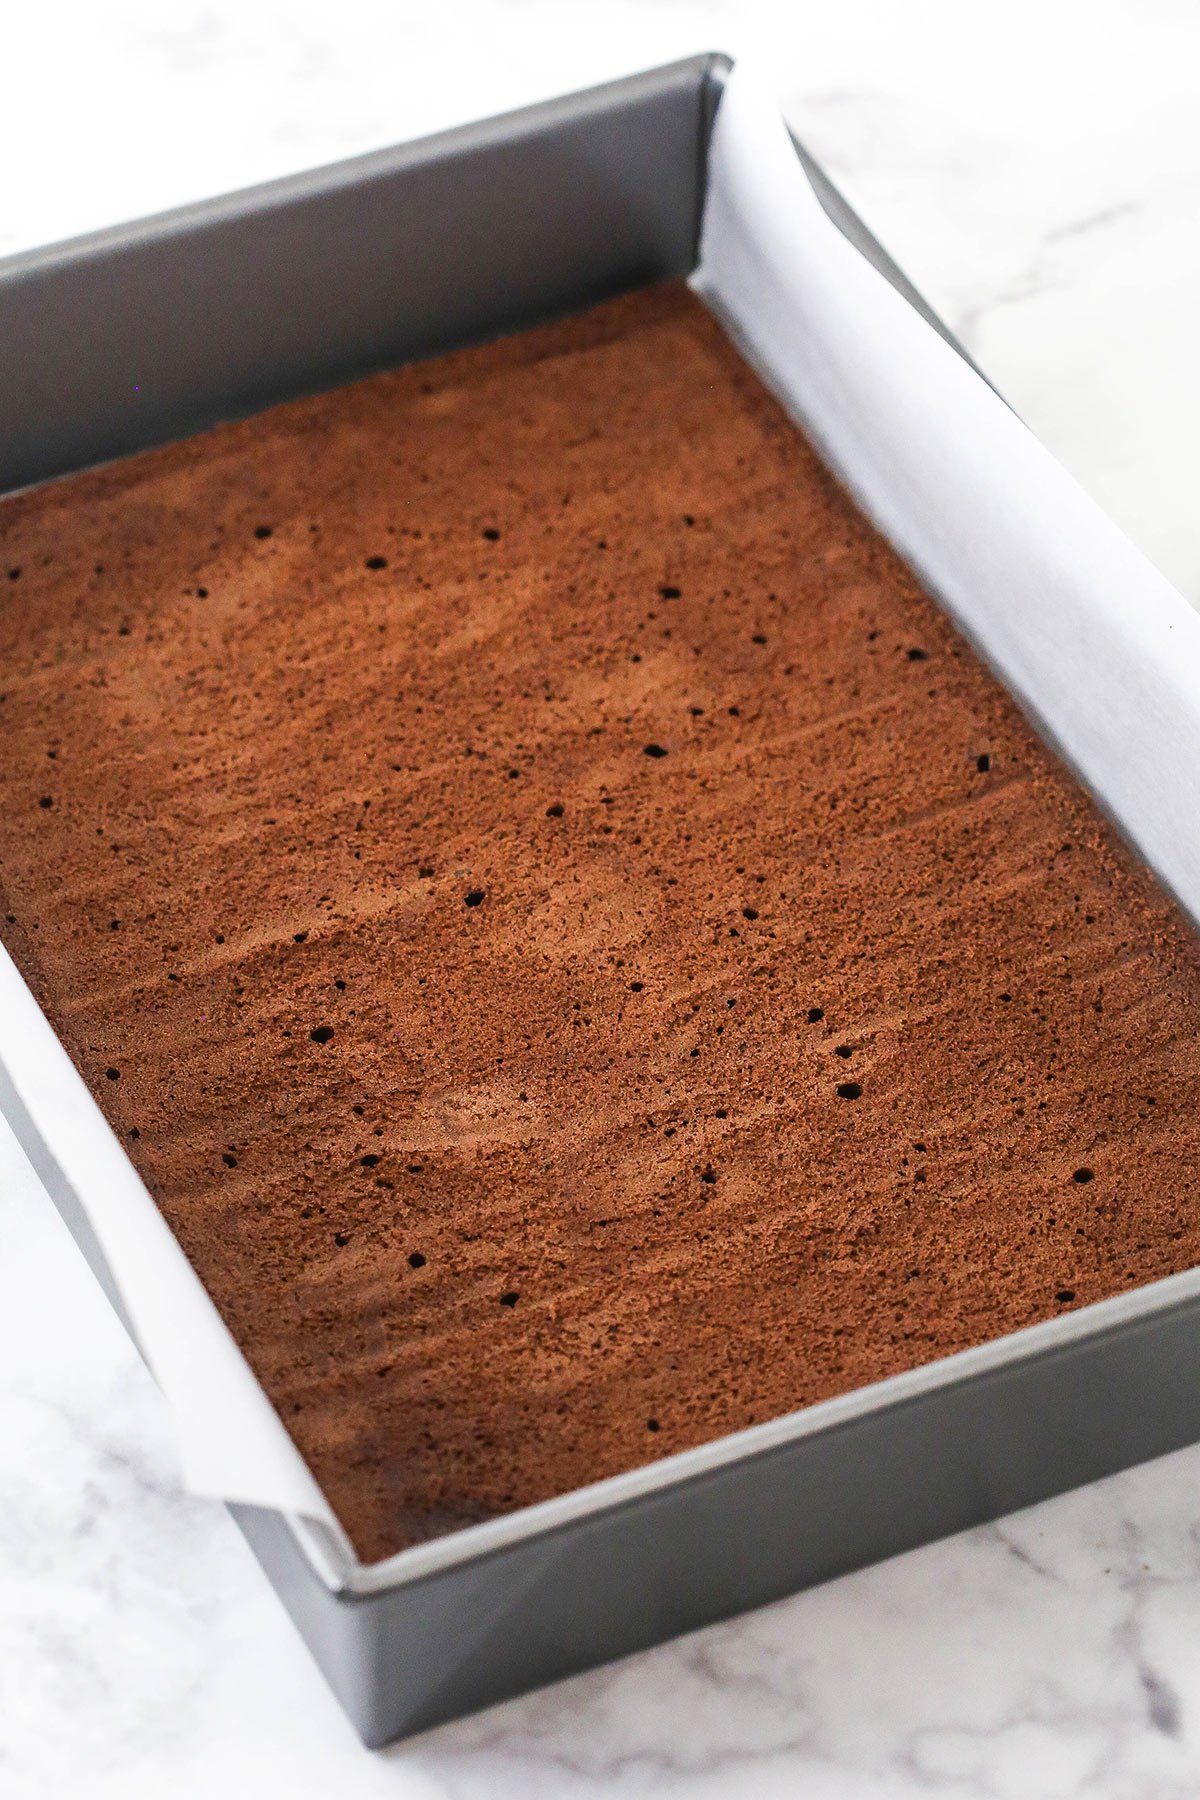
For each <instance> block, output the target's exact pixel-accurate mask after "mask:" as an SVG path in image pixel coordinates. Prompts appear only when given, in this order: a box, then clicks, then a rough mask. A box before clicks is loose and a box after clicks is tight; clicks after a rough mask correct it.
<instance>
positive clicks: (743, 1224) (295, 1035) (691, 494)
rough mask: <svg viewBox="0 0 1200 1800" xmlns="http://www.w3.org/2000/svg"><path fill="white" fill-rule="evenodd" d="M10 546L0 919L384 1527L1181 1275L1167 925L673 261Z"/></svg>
mask: <svg viewBox="0 0 1200 1800" xmlns="http://www.w3.org/2000/svg"><path fill="white" fill-rule="evenodd" d="M0 588H2V590H3V597H4V602H5V605H4V611H3V623H2V625H0V638H2V643H0V670H2V671H3V673H2V675H0V693H2V694H3V700H2V702H0V722H2V726H3V739H2V748H0V886H2V889H3V896H2V911H3V914H4V917H5V921H6V922H4V923H3V925H2V927H0V929H2V930H3V935H4V938H5V941H6V943H7V944H8V945H9V947H10V949H11V951H12V953H13V955H14V956H15V958H16V960H17V962H18V964H19V965H20V967H21V969H22V971H23V972H24V974H25V976H26V978H27V979H28V980H29V981H30V983H31V984H32V986H33V988H34V990H35V992H36V993H37V995H38V997H39V999H40V1001H41V1003H42V1005H43V1006H44V1008H45V1009H46V1011H47V1013H48V1015H49V1017H50V1018H51V1020H52V1021H53V1023H54V1025H55V1027H56V1029H57V1030H58V1031H59V1033H60V1034H61V1036H62V1037H63V1039H64V1041H65V1042H66V1044H67V1045H68V1047H69V1049H70V1050H71V1052H72V1054H73V1055H74V1057H75V1059H76V1061H77V1063H78V1065H79V1067H80V1069H81V1070H82V1072H83V1074H84V1076H85V1078H86V1079H87V1081H88V1082H89V1085H90V1086H91V1088H92V1091H93V1092H94V1093H95V1095H96V1097H97V1099H98V1100H99V1102H100V1104H101V1105H102V1107H103V1108H104V1111H105V1113H106V1114H107V1116H108V1118H109V1120H110V1121H111V1123H112V1124H113V1126H114V1128H115V1129H116V1131H117V1132H118V1133H119V1134H120V1136H121V1138H122V1140H123V1142H124V1143H125V1145H126V1146H127V1148H128V1151H129V1154H130V1155H131V1157H132V1158H133V1160H134V1162H135V1163H136V1165H137V1167H138V1169H139V1170H140V1172H141V1174H142V1176H143V1177H144V1179H145V1180H146V1182H147V1184H148V1186H149V1188H150V1190H151V1192H152V1193H153V1194H154V1196H155V1198H156V1200H157V1202H158V1204H159V1205H160V1206H161V1208H162V1210H163V1212H164V1213H165V1214H166V1216H167V1218H168V1219H169V1221H170V1223H171V1225H172V1227H173V1228H174V1230H175V1231H176V1233H177V1234H178V1236H179V1238H180V1240H181V1242H182V1244H183V1246H184V1248H185V1250H186V1252H187V1254H188V1256H189V1257H190V1258H191V1260H192V1262H193V1263H194V1265H195V1267H196V1268H197V1270H198V1271H199V1273H200V1275H201V1277H202V1278H203V1280H204V1282H205V1284H206V1285H207V1287H208V1288H209V1290H210V1291H211V1293H212V1294H213V1296H214V1298H215V1299H216V1301H217V1303H218V1305H219V1306H220V1307H221V1310H222V1312H223V1313H224V1315H225V1317H226V1318H227V1319H228V1321H229V1323H230V1326H231V1328H232V1329H233V1331H234V1333H235V1334H236V1336H237V1338H238V1341H239V1342H240V1344H241V1345H242V1347H243V1349H244V1350H245V1352H246V1354H247V1356H248V1357H249V1359H250V1361H251V1363H252V1364H253V1366H254V1368H255V1370H256V1372H257V1373H258V1375H259V1376H260V1378H261V1379H262V1381H263V1383H264V1385H265V1387H266V1389H267V1391H268V1393H269V1394H270V1395H271V1397H272V1399H273V1400H274V1402H275V1404H276V1405H277V1406H278V1408H279V1410H280V1412H281V1413H282V1415H283V1417H284V1419H285V1420H286V1422H287V1424H288V1426H289V1428H290V1429H291V1431H292V1432H293V1434H294V1436H295V1438H296V1440H297V1442H298V1443H299V1445H300V1447H301V1449H302V1450H303V1452H304V1454H305V1455H306V1456H307V1458H308V1459H309V1461H310V1463H311V1464H312V1467H313V1469H314V1471H315V1472H316V1475H317V1477H318V1479H319V1481H320V1482H321V1484H322V1486H323V1488H324V1489H325V1491H326V1493H327V1494H328V1495H329V1497H330V1499H331V1501H332V1503H333V1505H334V1507H335V1509H336V1510H337V1512H338V1514H339V1516H340V1517H341V1518H342V1519H343V1521H344V1523H345V1524H346V1526H347V1528H348V1530H349V1532H350V1534H351V1535H352V1537H353V1539H354V1541H355V1543H356V1545H357V1546H358V1548H359V1550H360V1552H361V1553H362V1554H363V1555H364V1556H367V1557H377V1556H382V1555H385V1554H387V1553H389V1552H391V1551H394V1550H396V1549H398V1548H400V1547H401V1546H402V1545H404V1544H406V1543H410V1542H413V1541H415V1540H419V1539H422V1538H427V1537H430V1536H433V1535H436V1534H437V1533H440V1532H443V1531H446V1530H449V1529H452V1528H453V1527H455V1526H458V1525H461V1524H465V1523H467V1522H469V1521H472V1520H478V1519H483V1518H487V1517H490V1516H492V1515H494V1514H497V1513H502V1512H505V1511H507V1510H509V1509H511V1508H514V1507H517V1506H521V1505H525V1504H527V1503H529V1502H533V1501H538V1500H542V1499H545V1498H546V1497H548V1496H550V1495H553V1494H557V1493H561V1492H563V1491H565V1490H568V1489H571V1488H574V1487H577V1486H580V1485H581V1484H584V1483H586V1482H589V1481H594V1480H596V1479H598V1478H600V1477H603V1476H607V1475H612V1474H614V1473H616V1472H618V1471H620V1470H624V1469H629V1468H631V1467H634V1466H636V1465H638V1464H641V1463H645V1462H647V1461H649V1460H651V1459H653V1458H655V1457H658V1456H661V1455H664V1454H667V1453H669V1452H671V1451H675V1450H679V1449H682V1448H683V1447H685V1446H688V1445H694V1444H698V1443H701V1442H703V1441H705V1440H708V1439H711V1438H713V1437H716V1436H718V1435H720V1434H723V1433H725V1432H729V1431H732V1430H736V1429H738V1428H740V1427H742V1426H745V1425H748V1424H750V1423H751V1422H754V1421H761V1420H763V1419H767V1418H770V1417H772V1416H774V1415H778V1414H780V1413H784V1412H787V1411H789V1410H791V1409H793V1408H795V1407H798V1406H801V1405H804V1404H806V1403H808V1402H811V1401H815V1400H819V1399H822V1398H824V1397H826V1396H828V1395H831V1394H836V1393H839V1392H842V1391H844V1390H846V1389H849V1388H853V1387H856V1386H859V1385H861V1384H863V1383H865V1382H869V1381H874V1380H877V1379H878V1378H880V1377H881V1376H886V1375H890V1374H893V1373H895V1372H896V1371H898V1370H901V1369H907V1368H910V1367H912V1366H913V1365H914V1364H917V1363H921V1362H923V1361H926V1360H928V1359H930V1358H932V1357H936V1356H941V1355H944V1354H946V1353H947V1352H950V1351H955V1350H959V1349H962V1348H964V1347H966V1346H968V1345H972V1344H978V1343H981V1342H983V1341H985V1340H987V1339H989V1338H993V1337H996V1336H998V1335H1000V1334H1001V1333H1004V1332H1007V1331H1011V1330H1012V1329H1014V1328H1015V1327H1018V1326H1022V1325H1027V1324H1030V1323H1032V1322H1033V1321H1035V1320H1038V1319H1043V1318H1047V1317H1050V1316H1052V1315H1053V1314H1055V1313H1056V1312H1059V1311H1061V1310H1062V1309H1063V1308H1065V1307H1070V1306H1073V1305H1079V1304H1082V1303H1084V1302H1086V1301H1090V1300H1096V1299H1099V1298H1101V1297H1103V1296H1106V1295H1110V1294H1113V1293H1115V1292H1118V1291H1120V1290H1122V1289H1124V1288H1126V1287H1128V1286H1130V1285H1131V1284H1135V1283H1140V1282H1145V1281H1148V1280H1151V1279H1154V1278H1156V1277H1158V1276H1161V1275H1166V1274H1170V1273H1172V1272H1174V1271H1176V1270H1180V1269H1183V1268H1187V1267H1189V1266H1191V1265H1192V1264H1193V1263H1194V1262H1195V1261H1196V1260H1197V1255H1198V1252H1200V1217H1197V1215H1196V1211H1195V1209H1194V1208H1193V1207H1191V1206H1190V1205H1189V1192H1190V1187H1191V1181H1192V1172H1193V1170H1194V1168H1195V1166H1196V1163H1197V1160H1198V1158H1200V1051H1198V1050H1197V1044H1198V1043H1200V953H1198V949H1197V943H1196V939H1195V937H1194V935H1193V933H1192V931H1191V929H1190V927H1189V926H1188V925H1187V923H1186V922H1185V921H1184V920H1183V919H1182V917H1181V916H1180V915H1179V914H1178V912H1177V911H1176V909H1175V908H1174V907H1173V905H1172V904H1171V903H1170V902H1169V901H1168V899H1167V898H1166V897H1165V896H1164V895H1163V894H1162V893H1161V892H1160V891H1159V889H1158V888H1157V887H1156V885H1155V884H1154V882H1153V881H1152V880H1151V878H1150V877H1149V876H1148V874H1147V873H1146V872H1145V871H1144V870H1143V869H1142V868H1140V867H1139V866H1138V865H1137V864H1136V862H1135V860H1134V859H1133V858H1132V857H1131V855H1130V854H1129V852H1128V851H1127V850H1126V849H1125V847H1124V846H1123V845H1122V844H1121V843H1120V842H1119V841H1118V840H1117V839H1116V838H1115V836H1114V835H1113V833H1112V832H1111V830H1110V829H1109V828H1108V826H1107V825H1106V824H1105V823H1104V822H1103V820H1102V819H1101V818H1100V816H1099V815H1098V814H1097V812H1096V811H1095V809H1094V808H1093V807H1092V805H1091V804H1090V802H1089V801H1088V800H1087V798H1086V797H1085V796H1084V795H1083V793H1082V792H1081V791H1080V789H1079V788H1078V787H1077V785H1076V784H1075V783H1074V782H1073V781H1072V779H1071V778H1070V777H1069V776H1068V775H1067V774H1066V773H1065V772H1064V771H1063V770H1062V769H1061V768H1060V767H1059V766H1058V764H1057V763H1056V762H1055V761H1054V759H1053V757H1052V756H1051V755H1050V754H1048V753H1047V751H1046V750H1045V749H1044V748H1042V747H1041V745H1040V744H1039V743H1038V741H1037V740H1036V739H1035V737H1034V736H1033V735H1032V733H1031V732H1030V730H1029V728H1028V727H1027V726H1026V724H1025V723H1024V721H1023V719H1022V718H1021V716H1020V714H1019V713H1018V711H1017V709H1016V708H1015V706H1014V705H1013V703H1012V701H1011V700H1010V699H1009V698H1008V697H1007V696H1006V694H1005V693H1004V692H1003V691H1002V690H1001V688H1000V687H999V686H998V685H997V684H996V682H995V681H994V680H993V679H992V677H991V676H990V675H989V674H988V673H987V672H986V671H985V670H984V668H983V667H982V666H981V665H980V664H979V662H978V661H977V659H976V658H975V656H974V655H973V654H972V652H971V651H970V650H969V649H968V647H967V646H966V645H965V644H964V642H963V641H962V640H961V638H960V637H959V636H958V635H957V633H956V632H955V630H954V629H953V627H952V626H951V625H950V624H949V623H948V622H947V621H946V619H945V618H944V617H943V616H942V615H941V614H940V613H939V612H938V610H937V609H936V608H935V607H934V606H933V605H932V604H931V602H930V601H929V600H928V599H927V598H926V597H925V596H924V594H923V593H922V592H921V591H920V589H919V588H918V587H917V585H916V584H915V583H914V581H913V579H912V577H911V576H910V575H909V574H908V573H907V571H906V570H905V569H904V567H903V566H902V565H901V563H900V562H899V561H898V560H897V558H896V557H895V555H894V554H893V553H892V551H891V550H890V549H889V548H888V546H887V545H886V544H885V543H884V542H883V541H882V540H881V539H880V538H879V536H878V535H877V534H876V533H875V532H874V530H873V529H872V528H871V527H870V526H869V525H868V524H867V523H866V522H865V521H864V520H863V518H862V517H861V516H860V515H859V514H858V512H857V511H856V509H855V508H854V506H853V504H852V503H851V502H850V500H849V499H848V498H847V496H846V495H845V493H844V492H843V491H842V490H841V489H840V488H839V487H838V486H837V484H836V483H835V482H834V481H833V480H832V479H831V478H830V477H829V475H828V474H827V473H826V472H825V471H824V470H823V469H822V467H821V466H820V464H819V463H818V461H817V459H816V458H815V456H814V455H813V453H812V451H811V450H810V448H809V447H808V446H807V444H806V443H805V442H804V441H803V439H802V437H801V436H800V435H799V434H798V433H797V432H796V431H795V430H794V428H793V427H792V426H791V425H790V424H789V423H788V421H787V419H786V418H785V417H784V415H783V414H782V412H781V411H780V409H779V408H778V407H777V405H776V404H775V402H774V401H773V400H772V399H771V398H770V397H769V396H768V394H767V393H766V392H765V391H764V389H763V388H762V387H761V385H760V384H759V382H758V381H757V380H756V378H755V377H754V376H753V375H752V374H751V372H750V371H749V370H748V369H747V368H746V367H745V365H744V364H743V363H742V362H741V361H740V359H739V358H738V356H737V355H736V353H735V352H734V351H733V349H732V348H731V347H730V345H729V344H728V342H727V341H726V340H725V338H724V337H723V336H722V334H721V332H720V331H719V329H718V328H717V327H716V325H715V324H714V323H713V321H712V320H711V319H710V318H709V316H708V315H707V314H706V313H705V312H704V310H703V309H702V308H701V307H700V306H699V304H698V303H697V302H696V301H695V300H694V299H693V298H692V297H691V296H690V295H689V294H688V293H687V291H686V290H685V289H683V288H681V287H677V286H668V287H663V288H658V289H650V290H646V291H643V292H641V293H638V294H635V295H631V296H629V297H627V298H625V299H622V300H619V301H615V302H613V303H611V304H609V305H607V306H604V307H601V308H599V309H597V310H595V311H593V312H590V313H588V314H586V315H583V316H580V317H577V318H574V319H571V320H568V321H566V322H565V323H562V324H559V325H555V326H552V327H549V328H546V329H543V330H539V331H536V332H531V333H528V334H524V335H522V336H519V337H514V338H510V339H507V340H505V341H503V342H501V343H498V344H494V345H491V346H488V347H485V348H482V349H476V350H469V351H466V352H462V353H460V354H457V355H454V356H451V357H447V358H445V359H442V360H440V361H438V362H435V363H429V364H425V365H421V366H416V367H412V368H407V369H403V370H400V371H398V372H396V373H394V374H388V375H383V376H379V377H377V378H375V379H372V380H370V381H366V382H362V383H360V384H358V385H356V386H353V387H348V388H344V389H341V390H339V391H337V392H333V393H329V394H325V395H322V396H319V397H317V398H314V399H308V400H302V401H298V402H296V403H294V404H291V405H288V406H284V407H280V408H278V409H276V410H274V411H272V412H269V413H266V414H264V415H262V416H260V417H257V418H254V419H250V420H247V421H245V422H243V423H240V424H235V425H230V426H224V427H221V428H219V429H217V430H215V431H211V432H208V433H206V434H205V435H203V436H201V437H197V438H195V439H192V440H190V441H188V442H186V443H183V444H178V445H174V446H171V447H169V448H167V449H164V450H156V451H152V452H149V453H148V454H145V455H143V456H140V457H137V458H134V459H132V460H130V461H128V462H125V463H122V464H119V465H114V466H112V467H109V468H106V469H101V470H98V471H95V472H91V473H87V474H84V475H80V476H77V477H73V478H71V479H69V480H66V481H63V482H59V483H56V484H54V485H52V486H48V487H45V488H42V489H39V490H36V491H33V492H30V493H27V494H25V495H22V496H19V497H17V498H15V499H13V500H11V501H9V502H8V503H7V504H5V505H4V506H3V507H2V508H0Z"/></svg>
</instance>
